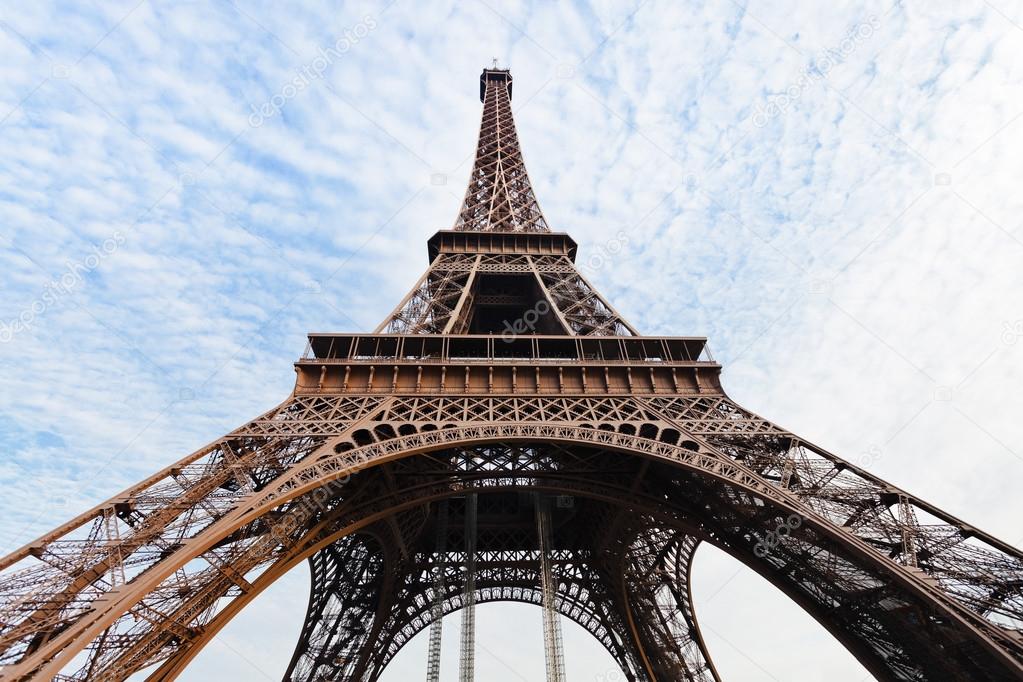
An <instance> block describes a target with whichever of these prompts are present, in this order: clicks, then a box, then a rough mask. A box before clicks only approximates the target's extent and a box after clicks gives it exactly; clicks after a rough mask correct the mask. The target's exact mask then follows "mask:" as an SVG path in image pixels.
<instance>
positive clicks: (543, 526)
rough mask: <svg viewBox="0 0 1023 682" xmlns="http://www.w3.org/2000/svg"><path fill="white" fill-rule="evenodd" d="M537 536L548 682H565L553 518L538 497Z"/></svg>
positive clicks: (536, 501)
mask: <svg viewBox="0 0 1023 682" xmlns="http://www.w3.org/2000/svg"><path fill="white" fill-rule="evenodd" d="M533 499H534V502H535V508H536V535H537V538H538V539H539V545H540V585H541V588H542V590H543V651H544V661H545V663H546V668H547V682H565V656H564V646H563V644H562V639H561V620H560V619H559V614H558V609H557V607H556V605H555V601H554V600H555V598H556V595H557V592H558V589H557V586H556V585H555V584H554V574H553V571H552V570H551V517H550V509H549V507H548V506H547V504H546V500H544V498H543V497H541V496H540V493H536V494H535V495H534V497H533Z"/></svg>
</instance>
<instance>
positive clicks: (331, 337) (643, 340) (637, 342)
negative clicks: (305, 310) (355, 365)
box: [300, 334, 716, 365]
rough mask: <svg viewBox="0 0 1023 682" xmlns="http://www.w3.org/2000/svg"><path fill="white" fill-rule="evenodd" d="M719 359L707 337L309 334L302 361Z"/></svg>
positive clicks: (605, 362)
mask: <svg viewBox="0 0 1023 682" xmlns="http://www.w3.org/2000/svg"><path fill="white" fill-rule="evenodd" d="M516 360H522V361H528V362H541V363H545V364H546V363H557V362H561V363H564V362H572V363H593V364H601V365H621V364H694V363H699V364H704V363H709V364H716V363H714V359H713V357H711V355H710V351H709V350H708V349H707V341H706V339H705V338H703V337H677V336H640V337H623V336H601V337H594V336H543V335H531V334H521V335H512V334H503V335H496V334H479V335H439V334H407V335H404V334H310V335H309V343H308V344H307V346H306V352H305V354H304V355H303V356H302V359H301V360H300V362H305V363H326V364H335V363H346V362H396V363H405V362H414V363H426V364H435V363H436V364H442V363H450V362H459V363H476V362H493V361H500V362H515V361H516Z"/></svg>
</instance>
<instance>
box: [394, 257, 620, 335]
mask: <svg viewBox="0 0 1023 682" xmlns="http://www.w3.org/2000/svg"><path fill="white" fill-rule="evenodd" d="M485 273H497V274H514V275H524V276H527V277H532V278H534V279H533V281H534V282H535V283H536V287H535V289H536V290H537V291H539V292H540V294H539V295H540V296H541V297H542V298H541V299H539V300H530V301H526V305H525V307H526V308H529V309H535V307H536V305H537V304H538V303H540V301H541V300H542V301H543V302H544V303H546V304H547V305H549V306H550V307H551V309H552V310H553V311H554V313H555V316H556V318H557V320H558V322H559V325H560V326H561V328H562V330H563V333H565V334H572V335H581V336H586V335H595V336H630V335H634V334H636V330H635V329H634V328H633V327H632V326H631V325H630V324H629V323H628V322H627V321H626V320H625V319H624V318H623V317H622V316H621V315H620V314H619V313H618V312H617V311H616V310H615V309H614V308H613V307H612V306H611V304H610V303H608V302H607V301H606V300H605V299H604V298H603V297H602V296H601V295H600V294H599V293H598V292H597V290H596V289H595V288H594V287H593V286H592V285H591V284H590V283H589V281H587V279H586V278H585V277H583V275H582V274H581V273H580V272H579V271H578V270H577V269H576V267H575V264H574V263H573V262H572V260H571V259H570V258H569V257H567V256H529V255H512V254H439V255H438V256H437V257H436V258H435V259H434V261H433V263H431V264H430V267H429V268H428V269H427V271H426V273H425V274H424V275H423V276H422V277H421V278H420V279H419V281H418V282H417V283H416V284H415V286H414V287H413V288H412V291H411V292H410V293H409V294H408V295H407V296H406V297H405V298H404V300H402V302H401V303H400V304H398V307H397V308H395V309H394V311H393V312H392V313H391V314H390V316H388V318H387V319H386V320H384V322H382V323H381V324H380V326H379V327H377V329H376V331H377V332H378V333H380V332H384V333H388V334H465V333H467V332H468V330H469V324H470V321H471V320H470V317H471V315H472V312H473V309H474V303H475V302H476V300H477V297H478V286H477V285H478V282H479V277H480V276H481V275H483V274H485ZM512 317H513V318H514V317H516V316H515V315H512ZM515 321H516V320H515V319H509V320H508V322H509V324H514V322H515Z"/></svg>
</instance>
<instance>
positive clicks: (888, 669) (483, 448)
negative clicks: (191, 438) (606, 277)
mask: <svg viewBox="0 0 1023 682" xmlns="http://www.w3.org/2000/svg"><path fill="white" fill-rule="evenodd" d="M481 97H482V99H483V102H484V115H483V124H482V126H481V132H480V141H479V145H478V149H477V158H476V165H475V167H474V170H473V175H472V179H471V181H470V187H469V190H468V191H467V193H466V199H465V202H464V204H463V207H462V209H461V211H460V212H459V217H458V220H457V222H456V225H455V229H454V230H445V231H441V232H440V233H438V235H436V236H435V237H434V238H432V239H431V240H430V242H429V244H428V249H429V254H430V267H429V270H428V271H427V274H426V275H424V277H423V278H422V279H421V280H420V282H419V283H418V284H417V285H416V286H415V287H414V288H413V291H412V292H411V293H410V294H409V296H408V297H406V299H405V300H404V301H403V302H402V303H401V304H400V305H399V306H398V308H396V310H395V312H394V313H393V314H392V315H391V316H389V317H388V318H387V320H385V321H384V323H383V324H382V325H381V327H380V328H379V329H378V330H377V333H374V334H314V335H310V337H309V346H308V349H307V352H306V354H305V355H304V357H303V358H301V359H300V360H299V361H298V362H297V363H296V365H295V367H296V371H297V380H296V384H295V389H294V391H293V393H292V394H291V395H290V396H289V397H288V398H287V399H286V400H285V401H284V402H283V403H282V404H280V405H279V406H277V407H275V408H274V409H272V410H270V411H269V412H267V413H266V414H264V415H262V416H260V417H258V418H256V419H254V420H252V421H251V422H249V423H247V424H245V425H243V426H242V427H240V428H238V429H237V430H235V431H233V432H232V433H230V434H228V435H226V436H224V437H223V438H221V439H219V440H217V441H216V442H214V443H212V444H210V445H208V446H206V447H204V448H202V449H200V450H198V451H197V452H195V453H192V454H191V455H188V456H187V457H185V458H183V459H181V460H180V461H178V462H176V463H175V464H172V465H171V466H169V467H167V468H166V469H164V470H162V471H159V472H157V473H155V474H154V475H153V476H151V477H149V478H147V479H146V480H144V481H142V482H140V483H139V484H137V485H135V486H132V487H131V488H129V489H127V490H125V491H124V492H123V493H121V494H119V495H117V496H115V497H113V498H112V499H110V500H107V501H106V502H103V503H102V504H100V505H97V506H96V507H94V508H93V509H91V510H89V511H87V512H85V513H83V514H81V515H79V516H77V517H76V518H74V519H71V520H70V521H68V522H67V523H65V524H63V525H61V526H60V527H58V528H56V529H54V530H53V531H51V532H49V533H47V534H46V535H44V536H42V537H40V538H39V539H37V540H35V541H33V542H31V543H29V544H28V545H26V546H24V547H22V548H21V549H19V550H17V551H16V552H14V553H12V554H11V555H9V556H7V557H5V558H3V559H2V560H0V571H2V573H0V665H2V666H3V667H2V670H0V672H2V676H3V678H4V679H11V680H26V679H40V680H41V679H59V680H65V681H68V680H84V679H90V680H123V679H125V678H127V677H129V676H130V675H132V674H134V673H137V672H139V671H142V670H144V669H145V670H147V674H148V677H147V678H146V679H148V680H151V681H153V682H158V681H168V680H172V679H174V678H175V677H176V676H177V675H178V674H179V673H180V672H181V671H182V670H183V669H184V668H185V667H186V666H187V665H188V664H189V662H190V661H192V659H193V658H194V657H195V656H196V654H197V653H198V652H199V651H201V650H202V648H203V647H204V646H205V645H206V644H207V643H208V642H209V641H210V640H211V639H212V638H213V637H214V636H215V635H216V633H217V632H219V631H220V629H221V628H222V627H224V625H225V624H226V623H228V622H230V620H231V619H232V618H233V617H234V616H235V615H236V614H237V613H238V612H239V611H241V610H242V609H243V608H244V607H245V606H246V605H247V604H248V603H249V602H250V601H251V600H252V599H253V598H255V597H256V596H257V595H258V594H260V593H261V592H262V590H264V589H265V588H266V587H267V586H268V585H271V584H272V583H273V582H274V581H275V580H277V579H278V578H279V577H280V576H281V575H283V574H284V573H285V572H287V571H288V570H290V569H291V568H292V567H294V566H296V565H297V564H299V563H301V562H306V561H307V562H308V563H309V565H310V567H311V571H312V588H311V594H310V599H309V606H308V610H307V614H306V618H305V622H304V624H303V627H302V631H301V635H300V639H299V643H298V646H297V648H296V650H295V652H294V655H293V657H292V660H291V663H290V665H289V667H288V670H287V673H286V676H285V679H286V680H294V681H296V682H298V681H312V680H321V679H330V680H370V681H372V680H376V679H378V678H379V676H380V674H381V672H382V671H383V670H384V669H385V667H386V666H387V664H388V663H389V662H390V661H391V660H392V659H393V657H394V656H395V654H397V652H398V651H400V650H401V648H402V647H403V646H404V645H405V644H406V643H407V642H408V641H409V640H410V639H411V638H412V637H414V636H415V635H416V634H417V633H419V632H421V631H423V630H424V629H427V628H430V627H431V625H432V624H433V623H434V622H437V621H438V619H439V618H441V617H443V616H444V615H446V614H450V613H453V612H455V611H458V610H463V609H464V612H465V613H468V614H471V609H466V607H467V606H470V605H472V604H482V603H487V602H492V601H502V600H513V601H520V602H524V603H530V604H535V605H537V606H545V607H547V608H548V609H551V610H552V611H556V612H557V613H558V614H560V616H561V617H564V618H568V619H571V620H572V621H574V622H576V623H578V624H580V625H581V626H582V627H583V628H585V629H586V630H587V631H588V632H590V633H591V634H592V635H593V636H594V637H595V638H596V639H597V641H599V642H600V643H601V645H602V646H604V647H605V648H606V649H607V651H608V652H609V653H610V654H611V656H613V657H614V659H615V660H616V661H617V662H618V664H619V665H620V666H621V668H622V670H623V671H624V674H625V675H626V677H627V679H629V680H636V681H643V682H653V681H661V682H663V681H665V680H707V681H717V680H719V679H720V678H719V676H718V674H717V672H716V670H715V668H714V665H713V663H712V661H711V659H710V657H709V655H708V653H707V649H706V646H705V645H704V641H703V638H702V637H701V634H700V629H699V626H698V624H697V620H696V616H695V613H694V611H693V605H692V597H691V594H690V589H689V582H690V575H691V566H692V558H693V553H694V551H695V549H696V548H697V547H698V545H699V543H701V542H708V543H711V544H713V545H715V546H717V547H719V548H721V549H722V550H724V551H726V552H728V553H729V554H731V555H732V556H734V557H736V558H737V559H739V560H740V561H742V562H743V563H745V564H746V565H747V566H749V567H750V568H752V569H753V570H755V571H757V572H758V573H759V574H761V575H763V576H764V577H765V578H766V579H768V580H770V581H771V582H772V583H773V584H774V585H776V586H777V587H778V588H779V589H780V590H782V591H783V592H784V593H785V594H787V595H788V596H789V597H791V598H792V599H793V600H795V601H796V602H797V603H798V604H799V605H800V606H801V607H802V608H804V609H805V610H806V611H807V612H808V613H809V614H810V615H811V616H813V617H814V618H815V619H816V620H817V621H819V622H820V623H821V624H822V625H823V626H824V627H825V628H827V629H828V630H829V631H830V632H831V633H832V634H834V636H835V637H836V638H837V639H838V640H839V641H840V642H841V643H842V644H843V645H845V646H846V647H847V648H848V649H849V651H850V652H852V654H853V655H855V656H856V657H857V658H858V659H859V660H860V661H861V662H862V663H863V664H864V666H866V667H867V668H868V669H869V670H870V671H871V673H872V674H874V675H875V676H876V677H877V678H878V679H880V680H905V681H909V680H941V681H944V680H1015V679H1021V678H1023V636H1021V631H1023V555H1021V553H1020V551H1019V550H1018V549H1016V548H1014V547H1012V546H1009V545H1008V544H1006V543H1004V542H1002V541H1000V540H998V539H996V538H993V537H991V536H990V535H988V534H986V533H984V532H983V531H981V530H979V529H977V528H974V527H972V526H970V525H969V524H966V523H964V522H963V521H961V520H959V519H957V518H955V517H953V516H951V515H949V514H946V513H945V512H943V511H941V510H940V509H938V508H937V507H935V506H933V505H931V504H928V503H927V502H925V501H923V500H921V499H919V498H917V497H915V496H913V495H912V494H910V493H908V492H906V491H904V490H901V489H899V488H897V487H895V486H893V485H891V484H889V483H887V482H885V481H883V480H881V479H879V478H877V477H876V476H873V475H872V474H870V473H869V472H867V471H865V470H863V469H862V468H860V467H857V466H855V465H853V464H851V463H849V462H847V461H845V460H842V459H841V458H839V457H837V456H835V455H833V454H831V453H829V452H827V451H825V450H824V449H822V448H820V447H817V446H815V445H813V444H811V443H808V442H806V441H804V440H802V439H800V438H799V437H797V436H796V435H794V434H792V433H790V432H788V431H786V430H785V429H783V428H781V427H779V426H777V425H775V424H773V423H771V422H769V421H768V420H766V419H764V418H762V417H759V416H757V415H756V414H753V413H752V412H749V411H748V410H745V409H744V408H742V407H740V406H739V405H737V404H736V403H735V402H733V401H732V400H731V399H730V398H729V397H728V396H727V394H726V393H725V392H724V390H723V389H722V388H721V385H720V382H719V374H720V366H719V365H718V364H717V363H715V362H714V361H713V359H711V358H710V357H709V355H708V354H707V352H706V348H705V340H704V339H701V338H690V337H648V336H640V335H638V334H637V333H636V331H635V330H634V329H633V328H632V327H631V326H629V325H628V323H627V322H625V320H624V319H623V318H622V317H621V316H620V315H619V314H618V313H617V312H616V311H615V310H614V309H613V308H612V307H611V306H610V304H608V303H607V302H606V301H605V300H604V299H602V298H601V297H600V296H599V295H598V294H597V293H596V292H595V290H594V289H593V287H592V286H591V285H590V284H589V283H588V282H587V281H586V280H585V279H584V278H583V277H582V276H581V275H579V273H578V272H577V271H576V269H575V266H574V263H573V259H574V257H575V243H574V242H572V240H571V239H569V238H568V237H567V236H566V235H563V234H558V233H554V232H550V231H549V230H548V228H547V223H546V221H545V220H544V218H543V215H542V214H541V213H540V209H539V208H538V206H537V204H536V200H535V197H534V195H533V192H532V189H531V188H530V185H529V180H528V176H527V175H526V172H525V168H524V166H523V164H522V154H521V151H520V150H519V146H518V142H517V139H516V137H515V127H514V123H513V121H512V117H511V109H510V99H511V75H510V74H509V73H508V72H507V71H503V70H496V69H488V70H485V71H484V72H483V75H482V76H481ZM535 496H541V497H543V498H550V497H551V496H558V499H563V500H566V501H568V500H571V504H568V503H566V504H563V505H558V504H556V505H553V506H552V507H551V508H550V509H549V510H548V514H549V518H548V517H547V516H545V517H544V518H545V522H544V524H543V526H544V528H545V529H546V530H547V531H549V534H550V537H549V542H548V540H547V538H546V535H547V533H546V532H543V530H541V532H539V533H538V527H537V523H536V521H537V519H536V510H535V503H534V498H535ZM445 508H446V509H447V511H446V512H444V513H442V512H441V511H440V510H442V509H445ZM449 516H450V523H449V520H448V517H449ZM546 521H549V524H548V523H547V522H546ZM467 524H469V526H468V527H471V528H474V530H473V532H471V533H465V532H463V531H462V529H464V528H466V527H467ZM555 622H556V619H555ZM437 632H438V635H439V630H438V631H437ZM469 632H470V634H471V629H470V630H469ZM549 641H550V640H549ZM438 644H439V640H438ZM465 650H466V651H469V652H471V646H470V647H468V649H465ZM438 663H439V660H438ZM555 670H557V668H556V667H555ZM431 674H432V673H431ZM555 674H557V673H555Z"/></svg>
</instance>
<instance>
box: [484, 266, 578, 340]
mask: <svg viewBox="0 0 1023 682" xmlns="http://www.w3.org/2000/svg"><path fill="white" fill-rule="evenodd" d="M468 332H469V333H470V334H502V335H504V336H506V337H509V336H512V337H514V336H521V335H525V334H568V333H569V331H568V330H567V329H565V327H564V326H563V325H562V324H561V322H560V321H559V319H558V315H557V313H556V312H555V311H554V306H553V305H551V303H550V301H549V300H547V296H546V295H545V294H544V292H543V289H542V288H541V286H540V283H539V282H538V281H537V280H536V277H534V276H533V275H509V274H485V275H482V276H480V277H479V278H478V279H477V280H476V286H475V291H474V292H473V298H472V316H471V317H470V318H469V329H468Z"/></svg>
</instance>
